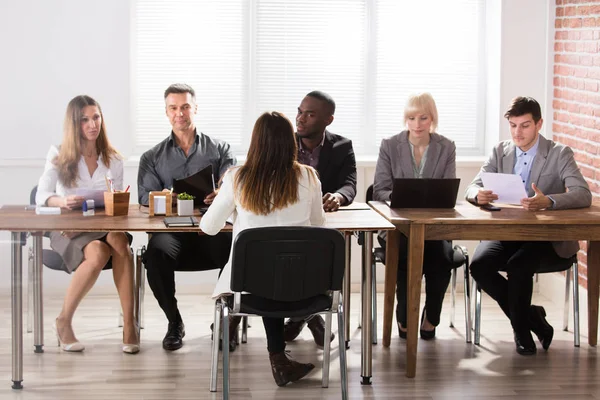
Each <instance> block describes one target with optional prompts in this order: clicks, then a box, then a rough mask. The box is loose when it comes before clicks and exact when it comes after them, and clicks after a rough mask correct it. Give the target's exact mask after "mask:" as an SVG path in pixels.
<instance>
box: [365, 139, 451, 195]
mask: <svg viewBox="0 0 600 400" xmlns="http://www.w3.org/2000/svg"><path fill="white" fill-rule="evenodd" d="M414 177H415V173H414V169H413V163H412V155H411V152H410V143H409V142H408V131H402V132H400V133H399V134H397V135H394V136H392V137H390V138H387V139H383V140H382V141H381V147H380V148H379V158H378V159H377V167H376V168H375V181H374V183H373V200H378V201H388V200H391V199H392V186H393V184H394V179H397V178H414ZM423 177H424V178H456V145H455V144H454V142H453V141H452V140H450V139H448V138H446V137H444V136H442V135H439V134H437V133H432V134H431V139H430V142H429V149H428V150H427V160H426V162H425V168H424V169H423Z"/></svg>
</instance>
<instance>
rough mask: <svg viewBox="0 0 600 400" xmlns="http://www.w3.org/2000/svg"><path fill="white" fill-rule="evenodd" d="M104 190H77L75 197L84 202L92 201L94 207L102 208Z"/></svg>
mask: <svg viewBox="0 0 600 400" xmlns="http://www.w3.org/2000/svg"><path fill="white" fill-rule="evenodd" d="M104 192H105V190H98V189H85V188H77V189H76V190H75V196H81V197H83V198H84V199H86V200H94V206H96V207H104Z"/></svg>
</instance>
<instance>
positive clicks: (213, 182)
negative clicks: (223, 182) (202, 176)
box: [211, 174, 217, 192]
mask: <svg viewBox="0 0 600 400" xmlns="http://www.w3.org/2000/svg"><path fill="white" fill-rule="evenodd" d="M211 176H212V184H213V192H215V191H216V190H217V189H216V188H215V174H211Z"/></svg>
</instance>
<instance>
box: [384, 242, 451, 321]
mask: <svg viewBox="0 0 600 400" xmlns="http://www.w3.org/2000/svg"><path fill="white" fill-rule="evenodd" d="M377 239H378V240H379V244H380V245H381V247H383V248H384V249H385V246H386V243H385V240H383V239H382V238H381V237H379V236H378V237H377ZM453 252H454V250H452V242H450V241H448V240H426V241H425V249H424V254H423V275H425V310H427V320H428V321H429V322H431V324H432V325H434V326H437V325H439V323H440V314H441V313H442V303H443V302H444V295H445V294H446V289H448V284H449V283H450V276H451V271H452V266H453ZM407 258H408V240H407V239H406V236H404V235H400V248H399V249H398V276H397V278H396V299H397V301H398V305H397V306H396V320H397V321H398V322H400V323H401V324H402V326H403V327H406V286H407V281H408V277H407Z"/></svg>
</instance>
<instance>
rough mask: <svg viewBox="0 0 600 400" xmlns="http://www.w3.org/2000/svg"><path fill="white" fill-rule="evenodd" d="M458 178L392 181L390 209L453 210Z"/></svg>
mask: <svg viewBox="0 0 600 400" xmlns="http://www.w3.org/2000/svg"><path fill="white" fill-rule="evenodd" d="M459 184H460V179H459V178H453V179H433V178H423V179H417V178H402V179H394V186H393V188H392V201H391V203H390V207H391V208H454V206H455V205H456V195H457V194H458V186H459Z"/></svg>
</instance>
